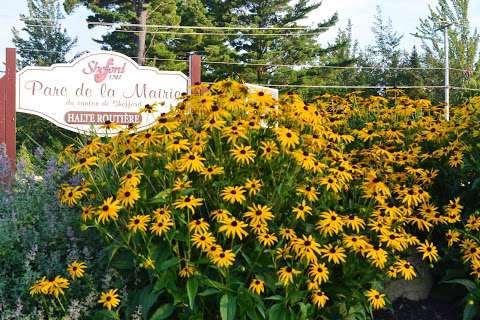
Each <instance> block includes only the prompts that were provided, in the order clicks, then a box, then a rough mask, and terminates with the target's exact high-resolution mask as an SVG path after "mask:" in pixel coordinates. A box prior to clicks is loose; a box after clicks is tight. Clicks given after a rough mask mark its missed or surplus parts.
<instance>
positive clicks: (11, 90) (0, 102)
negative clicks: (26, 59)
mask: <svg viewBox="0 0 480 320" xmlns="http://www.w3.org/2000/svg"><path fill="white" fill-rule="evenodd" d="M16 75H17V58H16V50H15V48H7V50H6V69H5V75H4V76H3V77H2V78H0V144H5V145H6V147H7V156H8V159H9V161H10V164H11V166H12V170H15V163H16V141H15V140H16V134H15V130H16V129H15V121H16V120H15V118H16V115H15V111H16V110H15V99H16V90H15V86H16Z"/></svg>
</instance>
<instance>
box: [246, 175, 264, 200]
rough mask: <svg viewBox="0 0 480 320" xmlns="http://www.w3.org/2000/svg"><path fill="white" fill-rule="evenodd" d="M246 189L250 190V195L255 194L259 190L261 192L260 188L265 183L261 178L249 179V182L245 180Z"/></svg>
mask: <svg viewBox="0 0 480 320" xmlns="http://www.w3.org/2000/svg"><path fill="white" fill-rule="evenodd" d="M244 186H245V189H247V190H248V195H249V196H254V195H256V194H257V193H258V192H260V189H261V188H262V186H263V183H262V181H261V180H259V179H247V182H245V185H244Z"/></svg>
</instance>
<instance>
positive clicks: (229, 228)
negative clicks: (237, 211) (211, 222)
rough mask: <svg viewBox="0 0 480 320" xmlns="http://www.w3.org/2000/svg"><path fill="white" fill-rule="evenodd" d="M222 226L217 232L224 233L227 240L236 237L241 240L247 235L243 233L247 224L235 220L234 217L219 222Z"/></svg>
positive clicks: (245, 232)
mask: <svg viewBox="0 0 480 320" xmlns="http://www.w3.org/2000/svg"><path fill="white" fill-rule="evenodd" d="M221 223H222V225H221V226H220V228H218V231H219V232H225V234H226V235H227V237H228V238H233V239H235V237H236V236H238V237H239V238H240V240H242V239H243V237H245V236H247V235H248V232H247V231H245V228H246V227H247V224H246V223H245V222H243V221H241V220H237V219H235V218H234V217H231V218H228V219H226V220H223V221H221Z"/></svg>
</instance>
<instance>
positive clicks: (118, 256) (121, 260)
mask: <svg viewBox="0 0 480 320" xmlns="http://www.w3.org/2000/svg"><path fill="white" fill-rule="evenodd" d="M117 252H118V253H117ZM112 254H114V256H113V257H112V259H111V263H110V265H111V266H112V267H113V268H115V269H120V270H130V269H133V268H135V257H134V256H133V255H132V254H131V253H129V252H127V251H115V252H114V253H112Z"/></svg>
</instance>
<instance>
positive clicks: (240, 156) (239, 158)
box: [230, 145, 255, 165]
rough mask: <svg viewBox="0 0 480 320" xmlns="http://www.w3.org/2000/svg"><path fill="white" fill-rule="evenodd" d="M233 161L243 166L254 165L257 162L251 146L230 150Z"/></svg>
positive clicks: (240, 146) (239, 146)
mask: <svg viewBox="0 0 480 320" xmlns="http://www.w3.org/2000/svg"><path fill="white" fill-rule="evenodd" d="M230 154H231V155H232V156H233V159H235V161H236V162H237V163H240V164H241V165H246V164H250V163H253V162H254V161H255V151H254V150H253V149H252V147H251V146H244V145H238V146H235V147H234V148H233V149H231V150H230Z"/></svg>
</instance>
